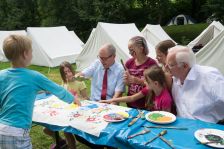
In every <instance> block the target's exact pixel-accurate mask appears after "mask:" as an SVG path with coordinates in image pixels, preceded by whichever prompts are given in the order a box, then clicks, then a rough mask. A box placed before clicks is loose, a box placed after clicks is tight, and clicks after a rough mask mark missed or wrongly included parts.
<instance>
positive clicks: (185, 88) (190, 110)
mask: <svg viewBox="0 0 224 149" xmlns="http://www.w3.org/2000/svg"><path fill="white" fill-rule="evenodd" d="M166 69H167V70H169V71H170V73H171V74H172V76H173V85H172V96H173V99H174V101H175V104H176V107H177V115H178V116H180V117H184V118H190V119H199V120H202V121H206V122H212V123H217V122H218V121H220V120H222V119H224V93H222V91H224V76H223V75H222V74H221V73H220V72H219V71H218V70H217V69H216V68H213V67H207V66H200V65H196V57H195V55H194V53H193V51H192V50H191V49H190V48H188V47H184V46H175V47H173V48H171V49H170V50H169V51H168V55H167V59H166Z"/></svg>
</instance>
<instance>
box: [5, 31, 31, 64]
mask: <svg viewBox="0 0 224 149" xmlns="http://www.w3.org/2000/svg"><path fill="white" fill-rule="evenodd" d="M31 49H32V42H31V40H30V38H28V37H27V36H24V35H10V36H8V37H6V38H5V40H4V42H3V51H4V54H5V56H6V58H7V59H8V60H9V61H15V60H17V59H18V58H19V57H20V56H22V55H23V53H24V52H25V51H28V50H31Z"/></svg>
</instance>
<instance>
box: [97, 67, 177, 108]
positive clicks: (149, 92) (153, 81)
mask: <svg viewBox="0 0 224 149" xmlns="http://www.w3.org/2000/svg"><path fill="white" fill-rule="evenodd" d="M144 78H145V81H146V82H147V86H146V87H145V88H143V89H142V90H141V91H140V92H138V93H136V94H134V95H132V96H125V97H120V98H113V99H110V100H103V101H100V102H102V103H111V102H133V101H136V100H141V99H142V98H143V97H147V100H146V103H145V109H147V110H150V111H154V110H162V111H168V112H171V107H172V102H173V101H172V98H171V95H170V93H169V91H168V89H167V88H166V83H165V82H166V81H165V75H164V72H163V70H162V69H161V68H160V67H159V66H156V65H154V66H151V67H150V68H149V69H146V70H145V71H144Z"/></svg>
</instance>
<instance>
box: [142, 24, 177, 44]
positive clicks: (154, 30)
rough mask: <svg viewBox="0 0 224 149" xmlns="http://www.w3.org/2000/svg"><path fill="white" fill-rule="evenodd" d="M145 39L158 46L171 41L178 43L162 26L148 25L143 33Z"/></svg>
mask: <svg viewBox="0 0 224 149" xmlns="http://www.w3.org/2000/svg"><path fill="white" fill-rule="evenodd" d="M141 32H142V34H143V36H144V37H145V39H146V40H147V41H148V42H149V43H151V44H152V45H153V46H156V45H157V44H158V43H159V42H160V41H163V40H167V39H170V40H172V41H173V42H174V43H176V42H175V41H174V40H173V39H172V38H171V37H170V36H169V35H168V34H167V33H166V32H165V31H164V30H163V28H162V27H161V26H160V25H151V24H147V25H146V26H145V28H144V29H143V30H142V31H141Z"/></svg>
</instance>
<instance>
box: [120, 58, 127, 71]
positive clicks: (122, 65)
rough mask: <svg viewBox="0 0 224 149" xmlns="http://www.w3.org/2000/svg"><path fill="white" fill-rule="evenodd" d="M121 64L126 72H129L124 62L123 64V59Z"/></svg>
mask: <svg viewBox="0 0 224 149" xmlns="http://www.w3.org/2000/svg"><path fill="white" fill-rule="evenodd" d="M121 64H122V66H123V68H124V70H125V71H126V70H127V68H126V67H125V65H124V62H123V60H122V59H121Z"/></svg>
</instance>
